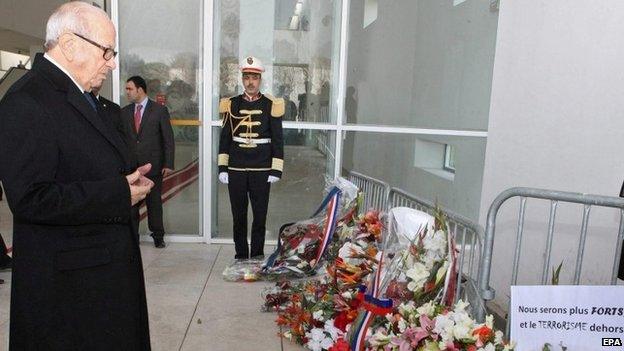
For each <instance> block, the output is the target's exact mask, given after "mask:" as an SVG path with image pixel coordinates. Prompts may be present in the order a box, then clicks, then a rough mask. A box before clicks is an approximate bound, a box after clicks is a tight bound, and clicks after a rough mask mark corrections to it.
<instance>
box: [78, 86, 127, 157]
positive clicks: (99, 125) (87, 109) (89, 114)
mask: <svg viewBox="0 0 624 351" xmlns="http://www.w3.org/2000/svg"><path fill="white" fill-rule="evenodd" d="M67 101H68V102H69V103H70V104H71V105H72V106H74V107H75V108H76V109H77V110H78V111H79V112H80V114H82V116H83V117H84V118H85V119H86V120H87V121H89V123H91V125H92V126H93V127H94V128H95V129H97V131H98V132H100V134H102V135H103V136H104V137H105V138H106V140H108V142H109V143H111V144H112V145H113V147H115V150H117V152H118V153H119V154H120V155H121V156H122V159H124V158H123V152H122V150H121V146H120V145H119V143H118V142H117V141H118V140H117V138H115V135H114V134H113V132H112V131H111V130H110V128H108V127H107V126H106V125H105V124H104V121H103V120H102V118H101V117H100V116H99V115H98V112H97V111H95V110H94V109H93V107H92V106H91V104H89V102H88V101H87V99H86V98H85V96H84V95H83V94H80V93H79V92H78V89H71V88H70V89H68V91H67Z"/></svg>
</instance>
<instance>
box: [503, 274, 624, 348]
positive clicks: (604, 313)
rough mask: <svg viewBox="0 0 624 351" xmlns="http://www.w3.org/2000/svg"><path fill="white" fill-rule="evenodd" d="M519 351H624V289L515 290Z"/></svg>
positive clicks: (514, 336)
mask: <svg viewBox="0 0 624 351" xmlns="http://www.w3.org/2000/svg"><path fill="white" fill-rule="evenodd" d="M510 308H511V311H510V315H511V340H513V341H515V342H516V345H517V346H516V350H517V351H542V350H543V349H544V345H546V344H549V345H550V350H551V351H566V350H567V351H577V350H578V351H581V350H583V351H585V350H624V347H623V345H622V342H623V341H624V286H572V285H568V286H512V287H511V307H510Z"/></svg>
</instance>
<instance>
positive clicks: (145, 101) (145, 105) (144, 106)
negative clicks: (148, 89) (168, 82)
mask: <svg viewBox="0 0 624 351" xmlns="http://www.w3.org/2000/svg"><path fill="white" fill-rule="evenodd" d="M148 99H149V96H146V97H145V99H143V101H141V102H140V103H138V104H134V109H135V110H136V105H142V106H143V107H141V111H145V108H146V107H147V100H148Z"/></svg>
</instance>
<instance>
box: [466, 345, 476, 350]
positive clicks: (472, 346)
mask: <svg viewBox="0 0 624 351" xmlns="http://www.w3.org/2000/svg"><path fill="white" fill-rule="evenodd" d="M466 351H477V347H476V346H474V345H470V346H468V348H467V349H466Z"/></svg>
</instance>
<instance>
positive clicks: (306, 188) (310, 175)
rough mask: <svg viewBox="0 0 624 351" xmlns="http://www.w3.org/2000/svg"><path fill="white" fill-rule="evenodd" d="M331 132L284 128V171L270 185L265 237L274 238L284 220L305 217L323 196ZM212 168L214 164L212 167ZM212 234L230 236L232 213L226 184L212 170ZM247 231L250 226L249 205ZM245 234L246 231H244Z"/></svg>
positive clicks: (329, 172)
mask: <svg viewBox="0 0 624 351" xmlns="http://www.w3.org/2000/svg"><path fill="white" fill-rule="evenodd" d="M220 131H221V129H220V128H216V127H215V128H213V140H216V142H215V143H214V146H213V150H215V151H214V152H213V162H214V163H215V164H216V160H217V150H218V148H217V146H218V139H219V138H218V136H219V133H220ZM334 144H335V132H331V131H321V130H304V129H284V173H283V177H282V179H281V180H280V181H279V182H277V183H275V184H273V185H271V195H270V200H269V210H268V216H267V226H266V230H267V236H266V239H267V240H275V239H277V235H278V231H279V228H280V227H281V226H282V225H283V224H286V223H290V222H293V221H297V220H301V219H306V218H308V217H310V215H312V213H313V212H314V210H316V209H317V208H318V206H319V205H320V203H321V200H322V199H323V190H324V187H325V179H326V177H333V172H334V169H333V165H334V161H335V160H334V149H333V145H334ZM215 168H216V167H215ZM212 179H214V180H213V186H214V187H213V192H212V193H213V196H214V199H213V204H215V207H216V214H215V215H216V218H213V226H212V230H213V233H212V237H213V238H223V239H232V213H231V209H230V200H229V193H228V188H227V185H224V184H221V183H219V182H218V179H217V170H216V169H215V171H214V174H213V178H212ZM248 217H249V218H248V231H250V230H251V220H252V215H251V206H250V207H249V216H248ZM248 235H249V233H248Z"/></svg>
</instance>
